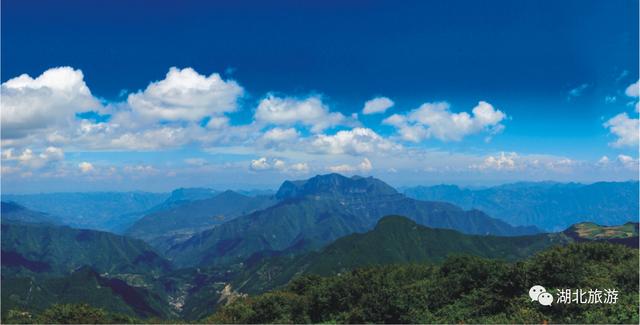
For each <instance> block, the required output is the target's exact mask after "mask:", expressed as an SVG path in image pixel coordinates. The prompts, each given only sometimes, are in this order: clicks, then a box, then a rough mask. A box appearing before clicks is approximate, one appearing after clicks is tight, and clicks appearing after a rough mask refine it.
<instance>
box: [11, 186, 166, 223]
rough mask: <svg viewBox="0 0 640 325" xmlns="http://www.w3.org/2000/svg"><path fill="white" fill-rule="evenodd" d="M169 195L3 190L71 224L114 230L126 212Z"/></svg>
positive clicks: (150, 204) (138, 208) (144, 207)
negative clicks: (16, 193)
mask: <svg viewBox="0 0 640 325" xmlns="http://www.w3.org/2000/svg"><path fill="white" fill-rule="evenodd" d="M167 197H168V194H167V193H149V192H86V193H81V192H69V193H41V194H20V195H12V194H3V195H2V201H12V202H15V203H17V204H19V205H22V206H24V207H26V208H28V209H31V210H35V211H41V212H44V213H47V214H49V215H52V216H55V217H56V218H57V220H58V222H59V223H61V224H65V225H68V226H71V227H76V228H85V229H96V230H107V231H112V230H114V229H116V228H117V227H118V226H120V223H122V222H125V223H126V222H127V219H126V218H122V217H121V216H122V215H127V214H130V213H133V212H139V211H145V210H148V209H150V208H152V207H154V206H156V205H158V204H160V203H162V202H163V201H164V200H165V199H166V198H167ZM123 219H124V220H123Z"/></svg>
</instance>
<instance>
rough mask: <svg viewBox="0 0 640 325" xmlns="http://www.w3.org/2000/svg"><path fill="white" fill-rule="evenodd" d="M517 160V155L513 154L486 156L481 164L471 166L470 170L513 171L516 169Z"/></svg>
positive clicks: (503, 153)
mask: <svg viewBox="0 0 640 325" xmlns="http://www.w3.org/2000/svg"><path fill="white" fill-rule="evenodd" d="M517 159H518V154H517V153H515V152H509V153H505V152H501V153H500V154H499V155H497V156H488V157H486V158H485V159H484V161H483V162H482V164H474V165H471V166H470V168H471V169H478V170H487V169H493V170H514V169H516V161H517Z"/></svg>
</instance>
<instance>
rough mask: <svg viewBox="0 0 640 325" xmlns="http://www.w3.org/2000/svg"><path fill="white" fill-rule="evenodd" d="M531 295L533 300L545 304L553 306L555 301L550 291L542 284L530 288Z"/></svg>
mask: <svg viewBox="0 0 640 325" xmlns="http://www.w3.org/2000/svg"><path fill="white" fill-rule="evenodd" d="M529 297H530V298H531V301H537V302H539V303H540V304H541V305H544V306H551V303H552V302H553V295H552V294H550V293H548V292H547V289H545V288H544V287H543V286H540V285H534V286H533V287H531V289H529Z"/></svg>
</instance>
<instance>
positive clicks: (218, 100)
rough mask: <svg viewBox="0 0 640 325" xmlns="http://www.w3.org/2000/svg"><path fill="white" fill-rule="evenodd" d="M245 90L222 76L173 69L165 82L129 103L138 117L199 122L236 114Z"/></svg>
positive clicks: (187, 69)
mask: <svg viewBox="0 0 640 325" xmlns="http://www.w3.org/2000/svg"><path fill="white" fill-rule="evenodd" d="M243 92H244V91H243V89H242V87H240V85H238V83H236V82H235V81H233V80H228V81H224V80H223V79H222V78H221V77H220V75H219V74H217V73H212V74H211V75H209V76H208V77H206V76H204V75H201V74H199V73H198V72H196V71H195V70H193V69H192V68H185V69H178V68H175V67H172V68H171V69H169V72H168V73H167V75H166V76H165V78H164V79H163V80H160V81H156V82H152V83H151V84H149V86H147V88H146V89H145V90H144V91H139V92H137V93H134V94H130V95H129V97H128V99H127V102H128V104H129V106H131V108H132V110H133V112H135V113H136V114H138V115H140V116H142V117H145V118H148V119H152V120H166V121H181V120H184V121H199V120H201V119H203V118H205V117H207V116H215V115H221V114H223V113H226V112H233V111H235V110H236V108H237V101H238V98H239V97H240V96H242V94H243Z"/></svg>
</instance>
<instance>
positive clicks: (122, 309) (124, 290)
mask: <svg viewBox="0 0 640 325" xmlns="http://www.w3.org/2000/svg"><path fill="white" fill-rule="evenodd" d="M63 303H84V304H90V305H91V306H94V307H99V308H104V309H105V310H109V311H110V312H115V313H120V314H126V315H130V316H136V317H141V318H148V317H161V318H170V317H175V316H176V313H175V311H174V310H173V309H172V308H171V306H170V305H169V304H168V303H167V302H166V300H164V299H163V297H161V296H160V295H158V294H155V293H153V292H150V291H149V290H147V289H145V288H141V287H134V286H131V285H129V284H127V283H126V282H125V281H123V280H120V279H116V278H108V277H105V276H102V275H100V274H98V272H96V271H94V270H93V269H91V268H89V267H81V268H79V269H78V270H76V271H74V272H73V273H71V274H69V275H66V276H59V277H43V276H6V275H4V274H3V276H2V314H3V315H6V313H7V311H8V310H10V309H20V310H24V311H29V312H32V313H33V312H39V311H42V310H44V309H46V308H47V307H49V306H51V305H52V304H63Z"/></svg>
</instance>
